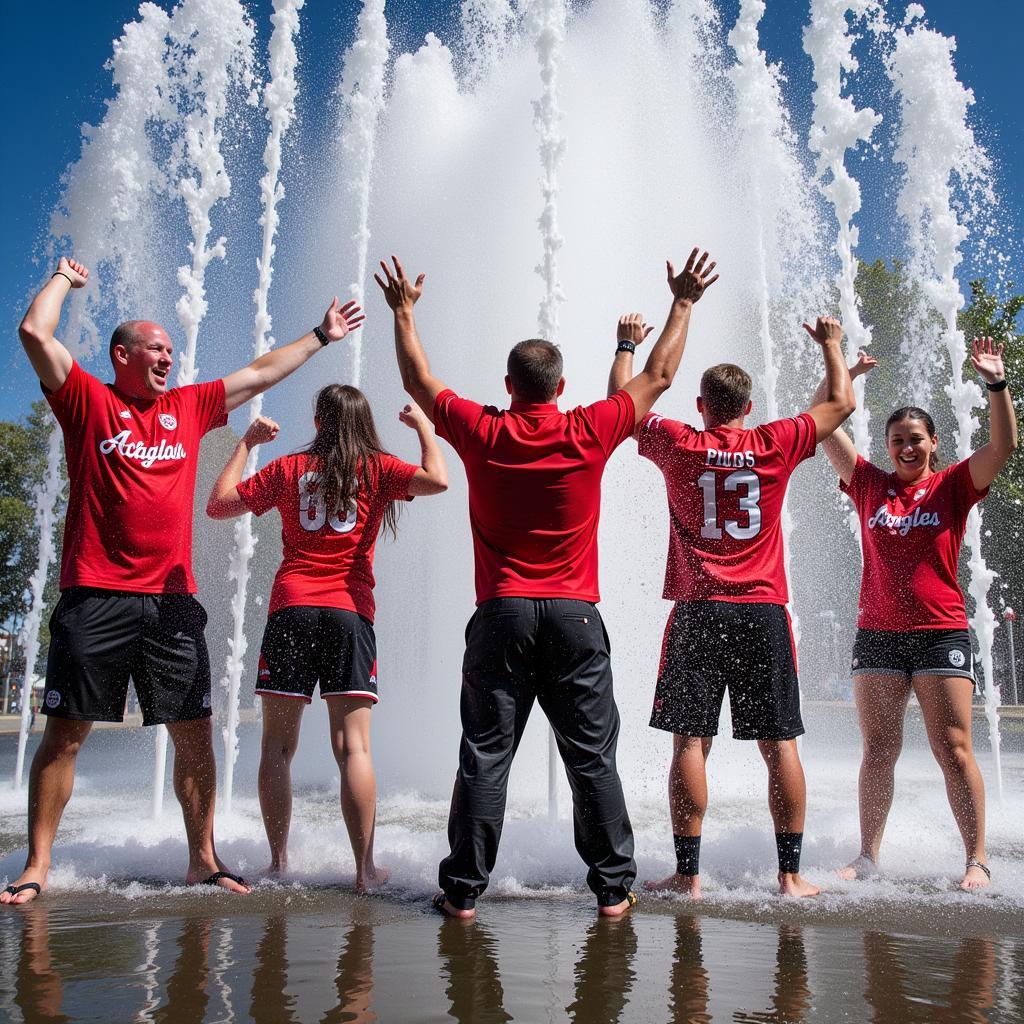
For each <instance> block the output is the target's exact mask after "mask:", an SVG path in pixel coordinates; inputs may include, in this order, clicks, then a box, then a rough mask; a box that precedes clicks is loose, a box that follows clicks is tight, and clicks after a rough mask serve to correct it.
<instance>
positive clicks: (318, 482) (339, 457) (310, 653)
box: [206, 384, 448, 891]
mask: <svg viewBox="0 0 1024 1024" xmlns="http://www.w3.org/2000/svg"><path fill="white" fill-rule="evenodd" d="M399 419H400V420H401V421H402V423H404V424H405V425H406V426H407V427H410V428H412V429H413V430H415V431H416V433H417V435H418V436H419V440H420V447H421V457H420V464H419V465H418V466H416V465H412V464H411V463H408V462H403V461H402V460H401V459H397V458H395V457H394V456H393V455H390V454H388V453H387V452H386V451H385V450H384V448H383V446H382V445H381V442H380V438H379V437H378V436H377V429H376V426H375V425H374V422H373V413H372V412H371V411H370V405H369V402H367V400H366V396H365V395H363V393H362V392H361V391H360V390H359V389H358V388H354V387H352V386H350V385H348V384H329V385H328V386H327V387H325V388H323V389H322V390H321V391H320V393H319V394H318V395H317V398H316V414H315V418H314V423H315V425H316V437H315V438H314V439H313V442H312V444H310V445H309V446H308V447H307V448H305V449H303V450H302V451H299V452H296V453H294V454H292V455H284V456H282V457H281V458H279V459H275V460H274V461H273V462H271V463H270V464H269V465H267V466H265V467H264V468H263V469H261V470H260V471H259V472H258V473H256V474H255V475H254V476H251V477H249V478H248V479H247V480H242V473H243V472H244V468H245V463H246V459H247V458H248V457H249V452H250V451H251V450H252V448H253V447H254V446H255V445H258V444H262V443H264V442H266V441H272V440H273V439H274V438H275V437H276V436H277V433H278V426H277V424H276V423H274V422H273V421H272V420H269V419H266V418H265V417H260V418H259V419H257V420H256V421H255V422H253V423H252V424H251V425H250V427H249V429H248V430H247V431H246V432H245V436H244V437H243V438H242V440H241V441H239V443H238V446H237V447H236V448H235V451H234V453H233V454H232V456H231V458H230V459H229V460H228V463H227V465H226V466H225V467H224V470H223V472H222V473H221V475H220V477H219V479H218V480H217V482H216V484H214V487H213V492H212V493H211V495H210V501H209V503H208V505H207V507H206V511H207V514H208V515H209V516H211V517H212V518H213V519H228V518H231V517H232V516H239V515H242V514H244V513H245V512H252V513H254V514H255V515H258V516H259V515H263V514H264V513H265V512H267V511H269V510H270V509H271V508H278V509H280V512H281V524H282V528H281V537H282V541H283V545H284V553H283V559H282V562H281V567H280V568H279V569H278V571H277V576H276V578H275V580H274V586H273V589H272V590H271V594H270V607H269V609H268V616H267V626H266V630H265V632H264V634H263V644H262V648H261V651H260V660H259V669H258V676H257V683H256V693H257V694H259V695H260V697H261V698H262V700H263V745H262V753H261V757H260V771H259V794H260V808H261V810H262V812H263V824H264V826H265V827H266V830H267V839H268V841H269V843H270V868H269V873H270V874H283V873H285V872H286V871H287V869H288V828H289V825H290V823H291V808H292V792H291V768H290V766H291V760H292V757H293V756H294V754H295V748H296V744H297V742H298V738H299V728H300V725H301V723H302V712H303V711H304V710H305V707H306V705H307V704H309V703H310V702H311V701H312V699H313V691H314V689H315V688H316V685H317V683H318V682H319V684H320V696H321V697H323V698H324V699H325V700H326V701H327V709H328V713H329V716H330V727H331V745H332V747H333V749H334V756H335V759H336V760H337V762H338V768H339V770H340V772H341V811H342V815H343V817H344V819H345V825H346V827H347V829H348V834H349V839H350V841H351V843H352V852H353V854H354V856H355V864H356V889H357V890H359V891H365V890H368V889H372V888H374V887H376V886H378V885H381V884H383V883H384V882H385V881H387V878H388V873H387V871H386V870H384V869H383V868H380V867H378V866H377V865H376V864H375V863H374V859H373V832H374V820H375V814H376V806H377V788H376V780H375V777H374V773H373V762H372V760H371V758H370V709H371V708H372V707H373V705H374V704H376V703H377V699H378V697H377V646H376V639H375V637H374V633H373V615H374V609H375V606H374V600H373V585H374V578H373V552H374V545H375V543H376V540H377V535H378V533H379V532H380V531H381V527H382V526H383V527H384V528H385V529H386V530H389V531H390V532H391V533H392V534H393V533H394V532H395V520H396V512H397V509H396V505H395V502H398V501H404V500H407V499H410V498H412V497H415V496H418V495H428V494H439V493H441V492H442V491H444V490H446V489H447V487H448V473H447V469H446V467H445V463H444V458H443V457H442V455H441V450H440V447H439V446H438V443H437V439H436V437H435V436H434V431H433V428H432V427H431V425H430V421H429V420H428V419H427V418H426V416H424V414H423V412H422V411H421V410H420V409H419V408H418V407H417V406H415V405H407V406H406V407H405V408H404V409H403V410H402V411H401V412H400V413H399Z"/></svg>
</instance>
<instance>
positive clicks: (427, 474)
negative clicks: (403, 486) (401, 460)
mask: <svg viewBox="0 0 1024 1024" xmlns="http://www.w3.org/2000/svg"><path fill="white" fill-rule="evenodd" d="M398 418H399V419H400V420H401V421H402V423H404V424H405V425H406V426H407V427H410V428H412V429H413V430H415V431H416V435H417V437H419V439H420V468H419V469H417V470H416V472H415V474H413V478H412V480H410V481H409V493H410V494H411V495H413V496H416V497H418V496H419V495H428V494H441V493H442V492H443V491H447V490H448V467H447V466H446V465H445V462H444V455H442V454H441V446H440V445H439V444H438V443H437V436H436V435H435V434H434V428H433V427H432V426H431V425H430V420H428V419H427V417H426V414H425V413H424V412H423V410H422V409H421V408H420V407H419V406H418V405H412V404H410V405H407V406H406V407H405V408H404V409H403V410H402V411H401V412H400V413H399V414H398Z"/></svg>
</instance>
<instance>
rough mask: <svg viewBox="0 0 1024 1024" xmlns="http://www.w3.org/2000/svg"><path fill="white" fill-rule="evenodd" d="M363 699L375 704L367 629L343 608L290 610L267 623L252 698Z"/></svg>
mask: <svg viewBox="0 0 1024 1024" xmlns="http://www.w3.org/2000/svg"><path fill="white" fill-rule="evenodd" d="M318 682H319V684H320V696H321V697H369V698H370V700H372V701H373V703H374V704H376V703H377V699H378V698H377V638H376V637H375V636H374V633H373V623H371V622H370V620H369V619H364V618H363V617H362V615H357V614H356V613H355V612H350V611H347V610H345V609H343V608H314V607H312V606H310V605H291V606H289V607H287V608H279V609H278V610H277V611H276V612H274V614H273V615H271V616H270V618H269V619H267V628H266V629H265V630H264V632H263V647H262V648H261V650H260V665H259V669H258V672H257V682H256V692H257V693H258V694H261V695H265V696H269V697H300V698H302V699H303V700H305V702H306V703H307V704H308V703H309V702H310V701H311V700H312V699H313V691H314V690H315V689H316V684H317V683H318Z"/></svg>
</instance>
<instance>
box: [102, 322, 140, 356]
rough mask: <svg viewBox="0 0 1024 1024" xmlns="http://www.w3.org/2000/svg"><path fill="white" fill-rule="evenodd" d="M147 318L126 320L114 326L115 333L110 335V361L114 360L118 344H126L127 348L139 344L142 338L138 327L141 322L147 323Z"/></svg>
mask: <svg viewBox="0 0 1024 1024" xmlns="http://www.w3.org/2000/svg"><path fill="white" fill-rule="evenodd" d="M145 322H146V321H145V320H125V322H124V323H123V324H118V325H117V327H115V328H114V333H113V334H112V335H111V336H110V348H109V349H108V351H109V353H110V361H111V362H113V361H114V349H115V348H116V347H117V346H118V345H124V347H125V348H126V349H129V350H131V349H132V348H134V347H135V346H136V345H138V344H139V341H140V338H139V335H138V331H137V328H138V326H139V324H142V323H145Z"/></svg>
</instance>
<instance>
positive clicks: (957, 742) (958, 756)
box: [932, 735, 974, 775]
mask: <svg viewBox="0 0 1024 1024" xmlns="http://www.w3.org/2000/svg"><path fill="white" fill-rule="evenodd" d="M932 753H933V754H934V755H935V760H936V761H938V762H939V765H940V766H941V768H942V770H943V771H944V772H948V773H952V774H954V775H964V774H965V773H966V772H967V770H968V769H969V768H970V767H971V765H972V764H973V763H974V751H973V750H972V749H971V741H970V739H969V738H968V737H967V736H963V735H958V736H953V737H946V738H945V739H944V740H942V741H939V742H936V743H933V744H932Z"/></svg>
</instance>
